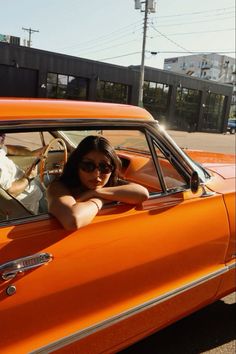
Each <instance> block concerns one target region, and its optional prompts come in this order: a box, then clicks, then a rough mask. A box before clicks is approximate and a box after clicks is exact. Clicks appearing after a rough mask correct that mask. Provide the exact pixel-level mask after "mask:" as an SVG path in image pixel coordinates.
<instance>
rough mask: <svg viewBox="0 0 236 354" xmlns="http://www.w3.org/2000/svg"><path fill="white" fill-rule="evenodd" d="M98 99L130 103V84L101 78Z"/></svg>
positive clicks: (98, 84)
mask: <svg viewBox="0 0 236 354" xmlns="http://www.w3.org/2000/svg"><path fill="white" fill-rule="evenodd" d="M97 101H103V102H116V103H128V102H129V86H128V85H124V84H119V83H116V82H110V81H102V80H99V81H98V83H97Z"/></svg>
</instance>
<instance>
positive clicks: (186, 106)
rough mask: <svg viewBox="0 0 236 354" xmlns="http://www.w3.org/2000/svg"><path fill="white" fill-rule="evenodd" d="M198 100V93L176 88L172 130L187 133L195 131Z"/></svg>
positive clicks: (198, 107)
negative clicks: (186, 131) (185, 131)
mask: <svg viewBox="0 0 236 354" xmlns="http://www.w3.org/2000/svg"><path fill="white" fill-rule="evenodd" d="M200 100H201V93H200V91H198V90H191V89H187V88H185V87H178V88H177V92H176V104H175V121H173V128H176V129H181V130H188V131H195V130H197V126H198V117H199V109H200Z"/></svg>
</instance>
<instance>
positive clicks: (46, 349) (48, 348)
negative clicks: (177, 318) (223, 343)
mask: <svg viewBox="0 0 236 354" xmlns="http://www.w3.org/2000/svg"><path fill="white" fill-rule="evenodd" d="M235 267H236V263H235V264H233V265H230V266H224V267H222V268H221V269H219V270H217V271H215V272H213V273H211V274H208V275H206V276H203V277H201V278H199V279H198V280H195V281H193V282H191V283H188V284H186V285H184V286H182V287H180V288H177V289H175V290H172V291H169V292H167V293H165V294H163V295H161V296H158V297H156V298H153V299H151V300H149V301H147V302H144V303H143V304H140V305H138V306H135V307H133V308H131V309H129V310H127V311H124V312H121V313H120V314H118V315H115V316H112V317H110V318H108V319H106V320H104V321H102V322H98V323H96V324H94V325H92V326H89V327H87V328H84V329H82V330H79V331H77V332H75V333H73V334H71V335H69V336H67V337H64V338H62V339H59V340H58V341H55V342H52V343H50V344H48V345H45V346H43V347H41V348H38V349H35V350H34V351H32V352H30V353H29V354H40V353H42V354H48V353H51V352H53V351H55V350H58V349H60V348H63V347H64V346H66V345H70V344H72V343H74V342H76V341H78V340H80V339H82V338H85V337H88V336H89V335H91V334H93V333H96V332H98V331H101V330H103V329H105V328H107V327H109V326H111V325H114V324H116V323H118V322H120V321H122V320H125V319H127V318H129V317H131V316H134V315H137V314H138V313H140V312H143V311H145V310H147V309H149V308H151V307H154V306H156V305H158V304H160V303H162V302H164V301H167V300H169V299H171V298H173V297H175V296H177V295H180V294H181V293H184V292H186V291H188V290H190V289H192V288H195V287H197V286H199V285H201V284H203V283H206V282H207V281H209V280H212V279H214V278H217V277H219V276H220V275H222V274H224V273H227V272H228V271H229V270H230V269H232V268H235Z"/></svg>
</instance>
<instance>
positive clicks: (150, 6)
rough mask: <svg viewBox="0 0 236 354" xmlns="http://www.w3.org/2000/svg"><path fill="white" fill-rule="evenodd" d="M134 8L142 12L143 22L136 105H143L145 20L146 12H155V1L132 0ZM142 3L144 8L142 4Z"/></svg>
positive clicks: (146, 18) (146, 17)
mask: <svg viewBox="0 0 236 354" xmlns="http://www.w3.org/2000/svg"><path fill="white" fill-rule="evenodd" d="M134 1H135V9H136V10H140V11H141V12H144V24H143V44H142V57H141V65H140V73H139V89H138V105H139V106H140V107H143V85H144V61H145V48H146V37H147V20H148V12H149V11H150V12H156V9H155V7H156V1H153V0H145V1H141V0H134ZM143 4H144V10H143V9H142V5H143Z"/></svg>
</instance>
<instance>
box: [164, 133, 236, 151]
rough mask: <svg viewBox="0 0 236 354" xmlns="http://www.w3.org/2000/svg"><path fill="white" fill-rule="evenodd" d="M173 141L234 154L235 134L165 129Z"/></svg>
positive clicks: (235, 145)
mask: <svg viewBox="0 0 236 354" xmlns="http://www.w3.org/2000/svg"><path fill="white" fill-rule="evenodd" d="M167 133H168V134H169V135H170V136H171V137H172V139H174V141H175V142H176V143H177V145H179V146H180V147H183V148H188V149H195V150H205V151H211V152H223V153H229V154H235V149H236V135H235V134H229V133H227V134H213V133H199V132H196V133H188V132H184V131H175V130H167Z"/></svg>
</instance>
